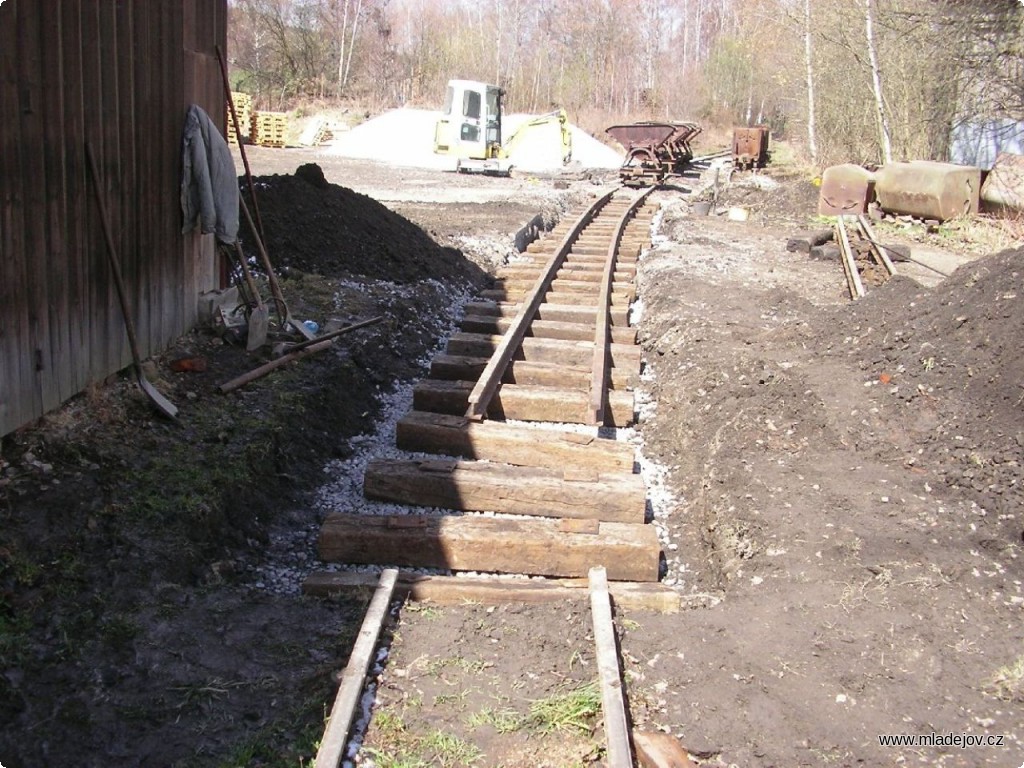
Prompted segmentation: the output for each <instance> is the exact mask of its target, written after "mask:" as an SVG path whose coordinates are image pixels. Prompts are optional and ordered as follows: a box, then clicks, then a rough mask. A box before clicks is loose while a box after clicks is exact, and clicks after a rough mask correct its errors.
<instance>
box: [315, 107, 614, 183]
mask: <svg viewBox="0 0 1024 768" xmlns="http://www.w3.org/2000/svg"><path fill="white" fill-rule="evenodd" d="M440 117H441V113H440V112H437V111H434V110H427V109H411V108H407V107H403V108H402V109H393V110H391V111H390V112H385V113H384V114H382V115H380V116H378V117H375V118H373V119H372V120H367V121H366V122H365V123H362V124H360V125H357V126H356V127H355V128H353V129H352V130H351V131H348V132H347V133H343V134H340V135H338V136H337V137H336V138H335V140H334V141H333V142H332V143H331V144H330V145H328V146H327V148H326V149H325V152H326V153H327V154H332V155H341V156H342V157H351V158H356V159H361V160H377V161H380V162H384V163H389V164H391V165H404V166H409V167H413V168H436V169H438V170H454V168H455V158H454V157H451V156H448V155H438V154H435V153H434V127H435V126H436V125H437V121H438V119H439V118H440ZM532 117H534V115H524V114H512V115H506V116H505V125H504V128H505V139H506V141H507V140H508V139H509V138H510V137H511V136H512V135H513V133H514V132H515V130H516V129H517V128H518V127H519V126H520V125H521V124H522V123H523V122H524V121H525V120H527V119H530V118H532ZM570 130H571V131H572V163H571V167H573V168H577V169H584V168H593V169H609V168H618V167H619V166H620V165H621V164H622V155H620V154H619V153H618V152H616V151H615V150H614V149H612V148H611V147H608V146H606V145H604V144H602V143H601V142H600V141H598V140H597V139H595V138H594V137H593V136H591V135H589V134H588V133H586V132H585V131H583V130H582V129H580V128H578V127H577V126H575V125H571V124H570ZM510 159H511V161H512V164H513V166H514V167H516V168H518V169H519V170H522V171H532V172H536V173H540V172H551V171H557V170H560V169H562V168H563V165H562V153H561V140H560V138H559V128H558V125H557V124H550V125H544V126H539V127H534V128H532V129H530V131H529V133H527V134H525V136H524V138H523V139H522V140H520V141H517V146H516V149H515V152H514V153H513V154H512V155H511V157H510Z"/></svg>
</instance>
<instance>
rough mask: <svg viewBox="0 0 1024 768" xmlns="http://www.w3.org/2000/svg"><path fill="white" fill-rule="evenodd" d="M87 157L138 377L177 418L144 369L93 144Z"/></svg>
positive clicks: (144, 388) (163, 408) (160, 408)
mask: <svg viewBox="0 0 1024 768" xmlns="http://www.w3.org/2000/svg"><path fill="white" fill-rule="evenodd" d="M85 156H86V159H87V160H88V161H89V173H90V175H91V176H92V182H93V187H92V188H93V192H94V193H95V195H96V202H97V203H98V204H99V207H100V220H101V222H102V224H103V236H104V237H105V238H106V240H107V256H108V257H109V259H110V271H111V272H112V273H113V274H114V286H115V287H116V288H117V298H118V300H119V301H120V302H121V314H122V315H123V316H124V327H125V330H126V331H127V332H128V346H130V347H131V350H132V364H133V365H134V368H135V378H136V379H138V382H139V389H141V390H142V391H143V392H144V393H145V394H146V397H148V398H149V400H150V402H151V403H153V405H155V406H156V408H157V410H158V411H160V412H161V413H162V414H164V415H165V416H169V417H170V418H172V419H173V418H174V417H175V416H177V415H178V408H177V406H175V405H174V403H172V402H171V401H170V400H168V399H167V398H166V397H164V396H163V395H161V394H160V393H159V392H158V391H157V389H156V387H154V386H153V385H152V384H150V383H149V379H147V378H146V374H145V373H143V371H142V358H141V357H140V356H139V342H138V339H137V338H136V336H135V325H134V323H133V322H132V312H131V307H129V306H128V296H127V295H126V294H125V290H124V280H123V279H122V278H121V260H120V259H119V258H118V255H117V248H116V246H115V245H114V236H113V234H111V231H110V220H109V219H108V218H107V206H106V203H104V202H103V191H102V189H101V186H102V185H101V183H100V172H99V169H98V168H97V166H96V158H95V157H94V156H93V153H92V145H91V144H89V142H86V143H85Z"/></svg>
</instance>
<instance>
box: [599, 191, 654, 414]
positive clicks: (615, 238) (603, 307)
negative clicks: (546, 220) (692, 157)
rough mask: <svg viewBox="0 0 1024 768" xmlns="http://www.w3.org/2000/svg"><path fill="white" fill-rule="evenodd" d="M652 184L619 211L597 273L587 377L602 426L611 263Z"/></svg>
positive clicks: (607, 363)
mask: <svg viewBox="0 0 1024 768" xmlns="http://www.w3.org/2000/svg"><path fill="white" fill-rule="evenodd" d="M655 189H656V187H648V188H647V189H646V190H645V191H643V192H641V193H640V194H639V195H637V196H636V197H635V198H634V199H633V200H632V201H631V202H630V203H629V205H628V206H627V207H626V209H625V210H624V211H623V213H622V216H621V217H620V218H619V221H618V224H617V225H616V227H615V232H614V233H613V234H612V240H611V242H610V243H609V244H608V254H607V256H606V257H605V262H604V272H603V274H602V275H601V288H600V292H599V293H598V298H597V327H596V328H595V330H594V362H593V364H592V365H591V379H590V414H591V417H592V420H593V423H594V424H596V425H598V426H602V425H603V424H604V421H605V406H606V405H607V402H608V387H607V384H608V368H609V363H610V358H611V347H610V346H609V342H610V336H611V298H612V283H613V282H614V280H615V264H616V261H617V260H618V255H619V245H620V244H621V242H622V235H623V233H624V232H625V231H626V227H627V226H628V225H629V222H630V220H631V219H632V217H633V214H634V212H635V211H636V209H637V208H639V207H640V204H641V203H643V202H644V201H645V200H646V199H647V197H648V195H650V194H651V192H653V191H654V190H655Z"/></svg>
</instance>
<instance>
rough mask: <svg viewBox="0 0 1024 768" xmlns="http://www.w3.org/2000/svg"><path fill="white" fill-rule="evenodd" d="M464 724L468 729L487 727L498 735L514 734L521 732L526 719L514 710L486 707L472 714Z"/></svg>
mask: <svg viewBox="0 0 1024 768" xmlns="http://www.w3.org/2000/svg"><path fill="white" fill-rule="evenodd" d="M466 722H467V724H468V725H469V727H470V728H482V727H484V726H489V727H491V728H493V729H494V730H495V731H497V732H498V733H515V732H516V731H519V730H522V728H523V725H524V724H525V723H526V718H525V717H524V716H523V715H522V714H520V713H519V712H516V711H515V710H514V709H492V708H491V707H486V708H484V709H482V710H480V711H479V712H474V713H473V714H472V715H470V716H469V719H468V720H467V721H466Z"/></svg>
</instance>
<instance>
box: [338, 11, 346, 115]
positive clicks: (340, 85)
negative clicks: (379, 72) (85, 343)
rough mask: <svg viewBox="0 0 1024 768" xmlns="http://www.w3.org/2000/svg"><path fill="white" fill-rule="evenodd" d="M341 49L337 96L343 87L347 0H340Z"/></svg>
mask: <svg viewBox="0 0 1024 768" xmlns="http://www.w3.org/2000/svg"><path fill="white" fill-rule="evenodd" d="M341 3H342V14H341V51H340V52H339V53H338V96H339V98H340V97H341V92H342V90H343V89H344V87H345V33H346V32H347V31H348V0H341Z"/></svg>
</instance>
